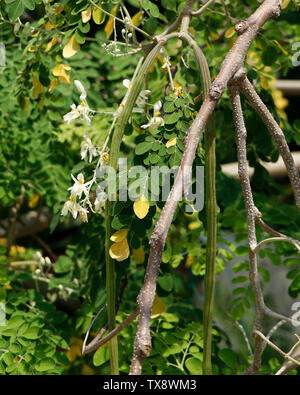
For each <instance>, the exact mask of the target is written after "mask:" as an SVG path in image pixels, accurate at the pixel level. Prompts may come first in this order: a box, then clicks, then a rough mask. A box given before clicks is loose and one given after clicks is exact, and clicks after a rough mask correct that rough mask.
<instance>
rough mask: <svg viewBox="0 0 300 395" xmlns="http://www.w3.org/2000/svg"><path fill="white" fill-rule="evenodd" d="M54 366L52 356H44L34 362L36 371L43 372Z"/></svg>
mask: <svg viewBox="0 0 300 395" xmlns="http://www.w3.org/2000/svg"><path fill="white" fill-rule="evenodd" d="M54 367H55V361H54V360H53V359H52V358H44V359H41V360H40V361H38V363H36V364H35V369H36V370H37V371H38V372H45V371H49V370H51V369H53V368H54Z"/></svg>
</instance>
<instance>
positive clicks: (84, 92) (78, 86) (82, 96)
mask: <svg viewBox="0 0 300 395" xmlns="http://www.w3.org/2000/svg"><path fill="white" fill-rule="evenodd" d="M74 84H75V86H76V88H77V89H78V90H79V92H80V93H81V95H80V100H81V101H85V100H86V97H87V93H86V90H85V89H84V87H83V85H82V83H81V82H80V81H79V80H74Z"/></svg>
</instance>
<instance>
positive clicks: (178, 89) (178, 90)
mask: <svg viewBox="0 0 300 395" xmlns="http://www.w3.org/2000/svg"><path fill="white" fill-rule="evenodd" d="M174 88H175V89H174V95H175V96H177V97H182V93H183V86H181V85H180V84H178V82H174Z"/></svg>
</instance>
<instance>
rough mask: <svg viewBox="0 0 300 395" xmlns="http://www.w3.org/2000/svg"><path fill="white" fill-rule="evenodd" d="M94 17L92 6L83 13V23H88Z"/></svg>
mask: <svg viewBox="0 0 300 395" xmlns="http://www.w3.org/2000/svg"><path fill="white" fill-rule="evenodd" d="M91 16H92V6H89V7H88V8H87V9H86V10H84V11H82V12H81V19H82V22H83V23H87V22H88V21H89V20H90V19H91Z"/></svg>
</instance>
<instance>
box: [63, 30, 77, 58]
mask: <svg viewBox="0 0 300 395" xmlns="http://www.w3.org/2000/svg"><path fill="white" fill-rule="evenodd" d="M78 49H79V45H78V42H77V41H76V38H75V34H73V36H72V37H71V38H70V39H69V41H68V42H67V43H66V45H65V46H64V49H63V57H64V58H70V57H71V56H73V55H75V54H76V52H77V51H78Z"/></svg>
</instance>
